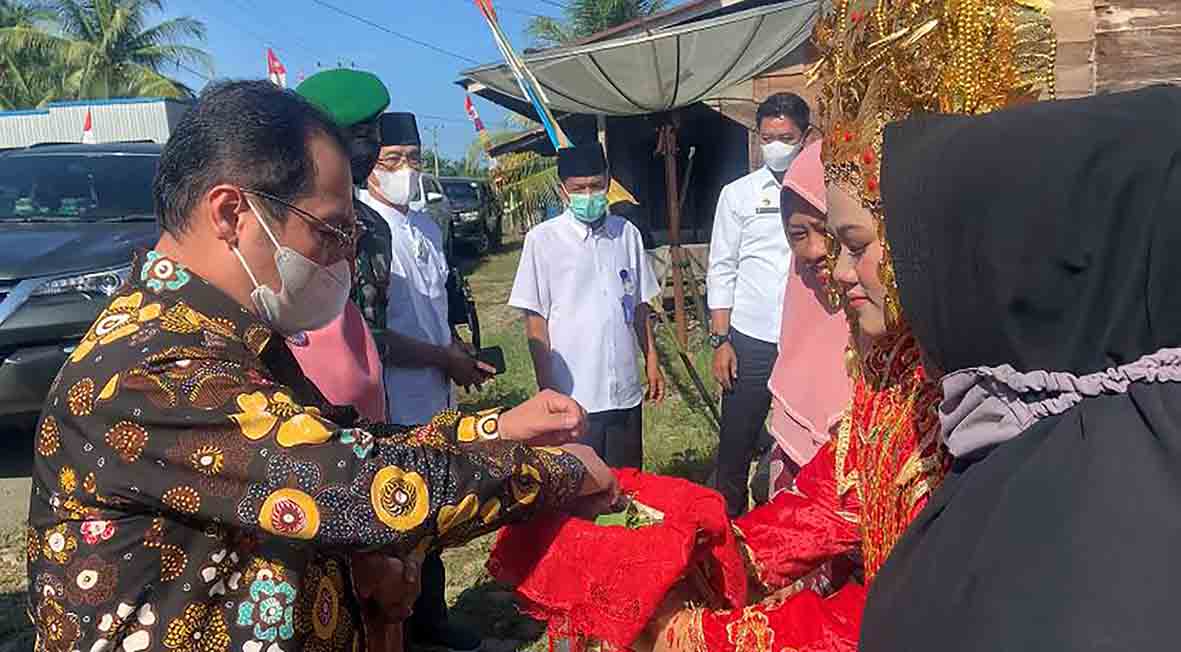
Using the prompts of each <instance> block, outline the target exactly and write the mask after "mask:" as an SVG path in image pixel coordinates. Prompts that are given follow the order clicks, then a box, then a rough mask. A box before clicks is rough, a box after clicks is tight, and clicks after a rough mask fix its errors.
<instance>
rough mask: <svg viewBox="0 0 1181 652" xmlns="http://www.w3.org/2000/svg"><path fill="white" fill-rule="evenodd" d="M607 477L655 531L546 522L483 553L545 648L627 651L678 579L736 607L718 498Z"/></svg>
mask: <svg viewBox="0 0 1181 652" xmlns="http://www.w3.org/2000/svg"><path fill="white" fill-rule="evenodd" d="M616 476H617V477H618V478H619V483H620V486H621V488H622V489H623V491H625V492H626V493H628V494H630V495H632V496H634V497H635V498H636V499H637V500H639V501H640V502H641V503H643V504H645V505H648V506H650V507H652V508H655V509H657V510H660V511H661V512H663V513H664V522H663V523H661V524H660V525H653V526H649V527H644V528H640V529H635V530H631V529H627V528H623V527H599V526H596V525H595V524H594V523H592V522H589V521H585V520H580V519H575V518H570V517H565V516H560V515H554V516H549V517H543V518H539V519H535V520H533V521H530V522H529V523H525V524H522V525H514V526H510V527H506V528H504V529H503V530H502V531H501V534H500V537H499V538H498V539H497V542H496V544H495V546H494V547H493V550H492V555H491V557H490V559H489V561H488V570H489V572H491V573H492V575H493V577H495V578H496V579H497V580H499V581H501V582H504V583H506V584H511V585H513V586H515V587H516V591H517V595H518V597H520V598H521V599H522V602H523V605H522V608H523V610H524V611H525V612H526V613H528V614H529V615H530V616H533V617H534V618H537V619H539V620H544V621H546V622H547V623H548V626H549V635H550V638H551V640H553V639H555V638H571V639H585V638H591V639H598V640H601V641H604V642H607V643H609V644H611V645H614V646H616V647H620V648H626V647H629V646H630V645H631V644H632V643H633V641H635V639H636V638H637V636H639V634H640V633H641V632H642V631H643V629H644V627H645V626H646V625H647V623H648V621H649V620H651V618H652V616H653V615H654V614H655V612H656V610H657V608H658V607H659V606H660V605H661V602H662V601H663V600H664V598H665V595H666V594H667V593H668V592H669V589H671V588H672V587H673V585H674V584H676V583H677V582H678V581H679V580H681V579H682V578H684V577H686V576H687V575H693V574H696V575H697V576H698V577H700V578H701V579H703V580H704V582H703V584H704V585H705V587H703V588H706V589H707V592H709V593H712V594H713V596H712V597H713V598H714V599H715V600H717V605H716V606H718V607H720V608H725V607H737V606H741V605H744V604H746V599H747V598H746V568H745V563H744V561H743V559H742V556H741V553H740V552H739V549H738V546H737V542H736V540H735V537H734V535H733V532H732V530H731V529H730V523H729V520H728V519H727V518H726V505H725V501H724V500H723V499H722V497H721V496H720V495H719V494H717V493H716V492H714V491H713V490H711V489H707V488H705V487H702V486H700V485H696V484H693V483H691V482H688V481H685V480H680V479H677V478H668V477H661V476H655V475H650V474H645V473H641V472H638V471H634V470H630V469H628V470H619V471H616Z"/></svg>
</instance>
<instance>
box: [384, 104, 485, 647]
mask: <svg viewBox="0 0 1181 652" xmlns="http://www.w3.org/2000/svg"><path fill="white" fill-rule="evenodd" d="M381 141H382V147H381V152H380V154H379V155H378V159H377V165H376V167H374V169H373V173H372V174H371V175H370V176H369V182H368V191H367V192H366V193H365V194H364V195H363V196H362V200H363V201H364V202H365V203H366V204H368V205H369V206H370V207H372V208H373V209H374V210H375V211H377V212H378V213H379V214H380V215H381V216H382V217H383V218H384V219H385V221H386V222H387V223H388V224H389V227H390V232H391V239H392V252H391V260H390V279H389V297H388V299H389V301H388V303H387V314H386V326H387V329H388V330H387V331H386V332H385V333H382V334H381V335H380V336H381V337H382V338H383V339H385V340H386V341H385V342H382V343H381V344H382V346H380V349H381V350H383V351H385V354H384V355H385V359H384V360H383V362H384V363H385V389H386V396H387V401H386V405H387V410H388V412H389V422H390V423H398V424H408V425H409V424H424V423H429V422H430V419H431V416H432V415H433V414H437V413H438V412H440V411H442V410H445V409H447V408H451V407H455V406H454V401H453V400H452V388H451V383H452V382H453V381H454V382H455V383H456V384H457V385H460V386H463V387H468V386H477V385H480V384H481V383H483V382H484V381H486V380H488V379H489V378H491V377H492V375H493V374H494V373H495V370H494V369H493V368H492V367H489V366H488V365H486V364H484V363H482V362H478V361H477V360H476V359H475V358H473V357H472V356H470V355H468V353H467V352H466V351H464V350H463V349H462V348H461V347H460V345H459V343H458V342H457V341H455V340H454V339H453V338H452V332H451V323H450V320H449V319H448V315H447V276H448V273H449V270H450V267H449V265H448V263H447V259H446V257H445V256H444V254H443V234H442V231H441V230H440V229H439V226H438V224H436V223H435V221H434V220H433V219H431V217H430V216H429V215H426V214H424V213H421V212H418V211H413V210H410V208H409V204H410V200H411V197H412V196H413V194H414V190H415V189H417V188H418V175H419V170H420V168H421V166H422V159H421V149H420V141H419V135H418V125H417V123H416V121H415V119H414V115H413V114H410V113H387V114H385V115H383V116H382V118H381ZM445 582H446V578H445V571H444V568H443V562H442V559H441V558H440V557H439V556H438V554H432V555H430V556H428V557H427V558H426V560H425V561H424V562H423V564H422V581H421V586H422V594H421V596H420V597H419V599H418V602H417V603H415V606H414V615H413V616H412V617H411V618H410V619H409V620H408V621H407V625H409V628H408V629H409V631H408V632H407V633H408V634H409V635H410V636H411V637H412V638H413V639H414V640H415V641H416V642H418V643H422V644H425V645H431V646H437V647H445V648H448V649H450V650H456V651H468V650H476V649H479V648H480V646H481V641H480V639H479V637H478V636H475V635H474V634H472V633H470V632H467V631H466V630H463V629H461V628H458V627H456V626H454V625H453V624H451V623H449V622H448V620H447V606H446V602H445V601H444V595H443V591H444V586H445Z"/></svg>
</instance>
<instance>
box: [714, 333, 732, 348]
mask: <svg viewBox="0 0 1181 652" xmlns="http://www.w3.org/2000/svg"><path fill="white" fill-rule="evenodd" d="M729 341H730V335H729V334H726V335H718V334H717V333H710V334H709V346H710V348H712V349H720V348H722V345H723V344H725V343H726V342H729Z"/></svg>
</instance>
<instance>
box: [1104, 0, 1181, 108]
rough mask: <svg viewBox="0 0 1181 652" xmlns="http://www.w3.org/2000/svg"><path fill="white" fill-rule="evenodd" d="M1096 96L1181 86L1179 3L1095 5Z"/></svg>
mask: <svg viewBox="0 0 1181 652" xmlns="http://www.w3.org/2000/svg"><path fill="white" fill-rule="evenodd" d="M1095 13H1096V18H1097V22H1096V26H1095V58H1096V80H1095V90H1096V92H1098V93H1112V92H1118V91H1126V90H1132V89H1135V88H1141V87H1144V86H1148V85H1151V84H1161V83H1171V84H1176V83H1181V1H1179V0H1134V1H1132V0H1095Z"/></svg>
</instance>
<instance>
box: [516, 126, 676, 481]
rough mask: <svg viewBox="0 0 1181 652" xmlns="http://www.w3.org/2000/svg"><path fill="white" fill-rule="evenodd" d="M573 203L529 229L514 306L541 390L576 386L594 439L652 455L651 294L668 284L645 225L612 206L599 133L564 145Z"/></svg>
mask: <svg viewBox="0 0 1181 652" xmlns="http://www.w3.org/2000/svg"><path fill="white" fill-rule="evenodd" d="M558 177H559V179H560V180H561V182H562V185H561V192H562V195H563V198H564V199H565V201H566V204H567V208H566V210H565V211H564V212H562V214H560V215H558V216H557V217H555V218H553V219H551V220H547V221H545V222H542V223H541V224H539V225H538V226H536V227H534V228H533V229H532V230H531V231H529V234H528V235H527V236H526V237H525V248H524V250H523V251H522V253H521V262H520V266H519V267H518V268H517V277H516V280H515V281H514V283H513V290H512V294H511V296H510V297H509V305H510V306H512V307H514V308H518V309H520V310H522V311H524V313H525V333H526V335H527V336H528V338H529V351H530V353H531V354H532V356H533V368H534V371H535V372H536V374H537V384H538V387H540V388H541V389H553V390H556V391H559V392H563V393H566V394H568V395H570V396H572V397H573V398H574V400H576V401H578V402H579V403H580V404H581V405H582V407H583V408H584V409H586V411H587V412H588V413H589V417H588V420H587V421H588V429H589V431H590V432H589V434H588V435H587V437H586V438H585V439H583V440H582V443H585V444H588V445H590V446H591V447H592V448H594V450H595V451H596V452H597V453H598V454H599V455H600V456H601V457H602V458H603V460H604V461H606V462H607V464H608V465H610V466H612V467H616V468H623V467H631V468H641V467H642V466H643V463H644V448H643V418H642V416H643V415H642V408H641V404H642V403H643V401H644V398H645V391H644V387H643V385H642V384H641V379H640V372H639V367H638V364H637V359H638V358H639V357H640V356H639V355H638V354H641V353H642V354H643V359H644V363H645V369H646V373H647V378H648V391H647V398H648V399H649V400H653V401H659V400H661V399H662V398H663V396H664V375H663V374H662V373H661V370H660V363H659V361H658V359H657V356H656V343H655V339H654V337H653V333H652V321H651V319H650V314H651V312H650V308H649V306H648V302H649V301H651V300H652V299H654V298H656V297H657V296H659V295H660V286H659V285H658V284H657V282H656V276H655V274H654V273H653V271H652V266H651V264H650V263H649V262H648V256H647V253H646V252H645V251H644V245H643V241H642V239H641V237H640V232H639V230H637V229H636V227H635V226H633V225H632V224H631V223H629V222H628V221H627V220H625V219H623V218H622V217H619V216H616V215H611V214H608V212H607V184H608V181H609V179H610V176H609V175H608V174H607V161H606V157H605V156H604V155H603V148H602V146H601V145H600V144H599V143H597V142H595V143H590V144H586V145H578V146H576V147H568V148H563V149H562V150H560V151H559V152H558Z"/></svg>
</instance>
